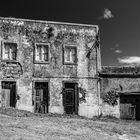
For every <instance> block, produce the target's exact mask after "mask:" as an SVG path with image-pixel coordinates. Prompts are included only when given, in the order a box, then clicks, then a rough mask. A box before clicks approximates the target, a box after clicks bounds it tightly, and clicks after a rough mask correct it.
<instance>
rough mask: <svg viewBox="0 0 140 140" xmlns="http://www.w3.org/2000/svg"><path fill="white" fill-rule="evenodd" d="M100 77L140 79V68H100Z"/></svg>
mask: <svg viewBox="0 0 140 140" xmlns="http://www.w3.org/2000/svg"><path fill="white" fill-rule="evenodd" d="M99 76H100V77H104V78H105V77H106V78H125V77H135V78H140V67H138V66H122V67H121V66H119V67H117V66H102V69H101V71H100V72H99Z"/></svg>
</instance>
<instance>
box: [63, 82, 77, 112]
mask: <svg viewBox="0 0 140 140" xmlns="http://www.w3.org/2000/svg"><path fill="white" fill-rule="evenodd" d="M66 83H72V84H75V85H77V86H75V87H76V88H77V89H74V90H75V91H76V92H74V94H75V99H74V102H75V103H74V108H75V111H74V114H76V115H78V107H79V92H78V82H76V81H63V82H62V86H63V97H62V98H63V107H64V113H65V114H66V111H65V96H64V94H65V84H66Z"/></svg>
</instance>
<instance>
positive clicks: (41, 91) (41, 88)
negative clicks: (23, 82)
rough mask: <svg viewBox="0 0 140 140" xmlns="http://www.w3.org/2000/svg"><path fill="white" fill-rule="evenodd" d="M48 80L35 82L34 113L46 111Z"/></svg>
mask: <svg viewBox="0 0 140 140" xmlns="http://www.w3.org/2000/svg"><path fill="white" fill-rule="evenodd" d="M48 103H49V94H48V82H35V113H48V105H49V104H48Z"/></svg>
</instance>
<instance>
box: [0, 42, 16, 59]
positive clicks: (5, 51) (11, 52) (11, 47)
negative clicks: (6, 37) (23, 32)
mask: <svg viewBox="0 0 140 140" xmlns="http://www.w3.org/2000/svg"><path fill="white" fill-rule="evenodd" d="M16 57H17V44H16V43H9V42H4V45H3V48H2V59H3V60H16Z"/></svg>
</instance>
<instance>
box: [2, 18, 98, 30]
mask: <svg viewBox="0 0 140 140" xmlns="http://www.w3.org/2000/svg"><path fill="white" fill-rule="evenodd" d="M0 20H16V21H19V20H20V21H28V22H36V23H52V24H63V25H74V26H85V27H96V28H97V30H99V26H98V25H92V24H80V23H69V22H55V21H46V20H34V19H22V18H14V17H0Z"/></svg>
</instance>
